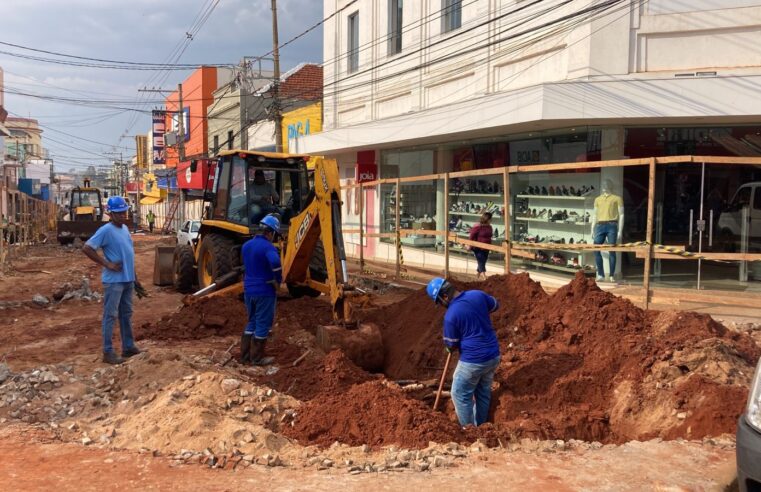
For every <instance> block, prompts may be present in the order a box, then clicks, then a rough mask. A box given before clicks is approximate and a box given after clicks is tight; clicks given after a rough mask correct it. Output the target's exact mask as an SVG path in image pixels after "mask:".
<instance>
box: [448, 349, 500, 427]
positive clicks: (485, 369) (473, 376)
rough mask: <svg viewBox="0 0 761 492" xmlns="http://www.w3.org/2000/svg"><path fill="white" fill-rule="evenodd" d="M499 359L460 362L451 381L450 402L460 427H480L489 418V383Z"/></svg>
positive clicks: (492, 378)
mask: <svg viewBox="0 0 761 492" xmlns="http://www.w3.org/2000/svg"><path fill="white" fill-rule="evenodd" d="M498 366H499V357H495V358H494V359H492V360H489V361H486V362H483V363H480V364H476V363H472V362H463V361H460V362H458V363H457V369H455V371H454V379H453V381H452V401H453V402H454V409H455V412H457V419H458V420H459V421H460V425H461V426H463V427H465V426H466V425H476V426H478V425H481V424H483V423H484V422H486V420H487V419H488V418H489V405H490V404H491V383H492V381H493V380H494V372H495V371H496V370H497V367H498Z"/></svg>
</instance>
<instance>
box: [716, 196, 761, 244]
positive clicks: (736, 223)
mask: <svg viewBox="0 0 761 492" xmlns="http://www.w3.org/2000/svg"><path fill="white" fill-rule="evenodd" d="M744 208H747V209H748V220H749V222H750V223H749V224H748V228H747V232H746V233H747V235H748V250H749V251H756V250H758V249H760V248H761V181H755V182H752V183H745V184H744V185H742V186H740V187H739V188H738V189H737V191H736V192H735V196H734V197H732V200H731V201H730V202H729V204H728V205H727V206H726V207H725V208H724V211H723V212H722V213H721V215H720V216H719V220H718V223H717V227H718V229H719V231H718V233H719V236H718V237H719V244H720V246H721V249H722V250H724V251H728V252H734V251H737V250H738V249H739V244H740V240H741V236H742V233H743V227H742V213H743V209H744Z"/></svg>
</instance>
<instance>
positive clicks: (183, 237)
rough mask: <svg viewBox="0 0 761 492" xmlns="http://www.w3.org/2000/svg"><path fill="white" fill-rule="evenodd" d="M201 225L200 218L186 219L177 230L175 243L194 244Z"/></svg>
mask: <svg viewBox="0 0 761 492" xmlns="http://www.w3.org/2000/svg"><path fill="white" fill-rule="evenodd" d="M200 227H201V221H200V220H186V221H185V222H183V224H182V227H180V230H179V231H177V244H180V245H185V244H189V245H190V246H195V243H196V239H198V229H199V228H200Z"/></svg>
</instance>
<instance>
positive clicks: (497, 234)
mask: <svg viewBox="0 0 761 492" xmlns="http://www.w3.org/2000/svg"><path fill="white" fill-rule="evenodd" d="M492 237H499V229H497V228H496V227H495V228H494V233H493V234H492Z"/></svg>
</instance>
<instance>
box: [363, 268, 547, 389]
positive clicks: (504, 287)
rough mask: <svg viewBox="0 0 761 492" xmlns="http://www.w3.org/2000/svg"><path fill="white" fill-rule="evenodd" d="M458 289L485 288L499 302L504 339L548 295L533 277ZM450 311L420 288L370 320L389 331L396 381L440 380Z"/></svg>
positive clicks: (390, 371) (388, 362) (497, 322)
mask: <svg viewBox="0 0 761 492" xmlns="http://www.w3.org/2000/svg"><path fill="white" fill-rule="evenodd" d="M455 285H456V287H457V288H458V289H461V290H466V289H480V290H484V291H486V292H488V293H489V294H491V295H493V296H494V297H496V298H497V299H498V300H499V309H498V310H497V311H496V312H494V313H492V320H493V321H494V326H495V329H497V330H498V335H500V336H501V337H507V336H509V335H510V330H511V329H512V327H513V325H514V323H515V320H516V319H517V318H518V317H520V316H521V314H522V313H525V312H529V311H531V310H533V309H534V308H535V307H537V306H541V305H543V304H544V303H545V302H546V300H547V298H548V296H547V294H546V293H545V292H544V290H542V287H541V285H539V283H537V282H534V281H533V280H531V278H530V277H529V276H528V274H527V273H522V274H517V275H510V276H509V277H505V276H503V275H497V276H493V277H490V278H489V279H488V280H486V281H484V282H477V283H471V284H467V283H462V282H455ZM445 313H446V310H445V309H444V308H443V307H441V306H437V305H435V304H434V303H433V302H431V299H430V298H429V297H428V295H427V294H426V293H425V289H420V290H418V291H416V292H414V293H412V294H410V295H409V297H407V298H406V299H404V300H402V301H401V302H399V303H397V304H395V305H392V306H388V307H386V308H384V309H383V310H379V311H377V312H375V313H373V314H371V315H370V316H369V320H370V321H373V322H375V323H377V324H378V325H379V326H380V327H381V328H382V330H383V342H384V345H385V351H386V354H385V369H384V372H385V374H386V375H387V376H389V377H391V378H395V379H409V378H417V379H429V378H435V377H439V376H440V375H441V370H442V369H443V368H444V360H445V359H446V352H445V351H444V349H443V345H442V343H443V342H442V341H441V336H442V333H441V327H442V322H443V320H444V314H445Z"/></svg>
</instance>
